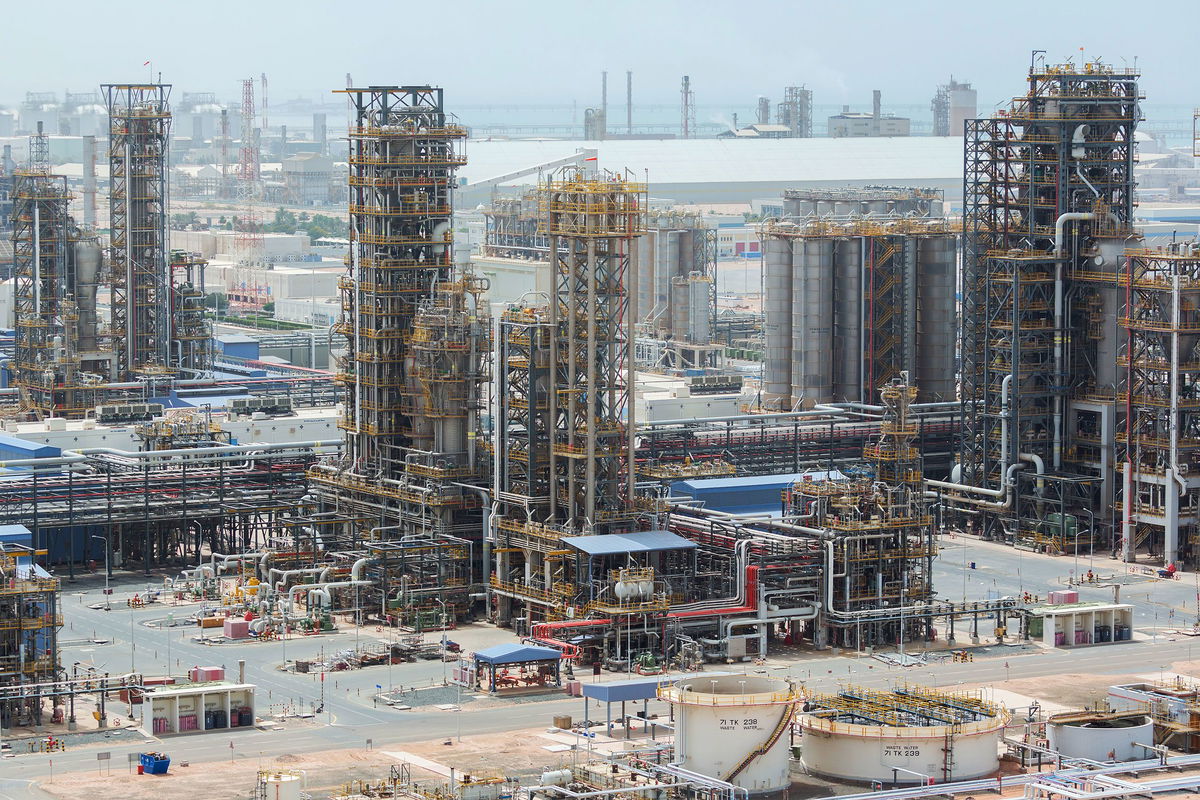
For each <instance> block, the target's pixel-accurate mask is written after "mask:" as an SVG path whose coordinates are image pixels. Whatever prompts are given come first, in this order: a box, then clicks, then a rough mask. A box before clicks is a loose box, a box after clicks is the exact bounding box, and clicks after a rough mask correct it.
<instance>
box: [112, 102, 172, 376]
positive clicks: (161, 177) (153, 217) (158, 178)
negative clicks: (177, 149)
mask: <svg viewBox="0 0 1200 800" xmlns="http://www.w3.org/2000/svg"><path fill="white" fill-rule="evenodd" d="M100 88H101V90H102V91H103V93H104V99H105V104H106V105H107V107H108V117H109V138H108V168H109V220H110V224H111V227H112V239H111V243H110V246H109V264H110V270H111V275H110V277H111V288H112V338H113V346H114V349H115V351H116V354H117V370H118V373H119V377H120V379H121V380H133V379H136V378H138V377H152V376H155V375H165V374H167V373H168V372H169V371H170V368H171V363H172V358H171V345H170V340H169V337H170V332H169V327H170V325H169V320H168V316H169V312H168V309H169V305H170V283H169V276H168V272H167V248H168V244H167V152H168V148H169V146H170V131H171V112H170V109H169V107H168V104H167V101H168V98H169V97H170V94H171V87H170V86H169V85H167V84H159V83H153V84H106V85H104V86H101V87H100Z"/></svg>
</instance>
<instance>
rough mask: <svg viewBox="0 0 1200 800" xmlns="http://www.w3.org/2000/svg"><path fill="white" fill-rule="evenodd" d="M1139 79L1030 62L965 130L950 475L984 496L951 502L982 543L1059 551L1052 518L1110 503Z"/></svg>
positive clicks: (1100, 69)
mask: <svg viewBox="0 0 1200 800" xmlns="http://www.w3.org/2000/svg"><path fill="white" fill-rule="evenodd" d="M1137 79H1138V75H1137V74H1136V73H1135V72H1134V71H1132V70H1115V69H1113V68H1111V67H1109V66H1107V65H1104V64H1100V63H1088V64H1084V65H1082V66H1078V67H1077V66H1075V65H1073V64H1069V63H1068V64H1062V65H1056V66H1048V65H1045V64H1043V63H1041V62H1035V63H1034V64H1033V65H1032V66H1031V68H1030V72H1029V78H1028V81H1029V90H1028V92H1027V94H1026V95H1024V96H1022V97H1018V98H1016V99H1015V100H1014V101H1013V103H1012V106H1011V108H1010V109H1009V111H1008V112H1006V113H1003V114H999V115H997V116H995V117H993V118H990V119H977V120H969V121H968V122H967V125H966V139H965V153H966V164H965V170H964V205H963V217H964V252H963V306H962V314H963V323H962V327H961V330H962V357H963V366H962V403H963V405H962V409H963V420H964V422H963V434H962V440H961V446H960V477H961V480H962V482H963V483H964V484H968V485H970V486H972V487H978V488H979V489H983V490H986V491H988V492H991V497H988V496H987V495H986V494H983V496H981V494H982V493H981V492H979V491H967V492H964V493H958V492H956V493H955V494H954V495H952V497H953V500H954V502H955V503H957V504H961V505H962V506H964V507H969V508H971V509H973V510H974V511H978V512H980V513H979V515H978V520H979V522H980V527H981V532H982V533H983V534H984V535H985V536H988V537H994V538H1005V539H1013V540H1027V541H1032V542H1036V543H1037V544H1038V545H1039V546H1042V545H1044V546H1046V547H1053V548H1059V549H1062V548H1063V545H1064V544H1066V545H1067V546H1069V544H1070V543H1069V542H1066V541H1065V540H1064V538H1063V537H1064V533H1065V530H1066V527H1065V524H1064V522H1063V515H1068V514H1072V515H1073V514H1075V513H1077V512H1078V511H1080V510H1086V511H1088V513H1095V516H1096V517H1097V518H1099V517H1100V516H1101V515H1102V514H1104V513H1105V509H1106V508H1107V506H1108V502H1107V498H1111V496H1112V490H1113V486H1112V484H1111V481H1112V478H1111V473H1112V464H1111V453H1112V448H1113V417H1114V413H1115V408H1114V401H1115V399H1116V367H1115V362H1116V340H1117V333H1116V326H1115V318H1116V294H1115V293H1116V285H1115V283H1116V270H1117V267H1118V263H1119V262H1120V260H1121V255H1120V254H1121V250H1122V248H1123V246H1124V241H1125V239H1127V238H1129V236H1130V235H1131V231H1130V230H1129V226H1130V223H1131V220H1132V216H1133V193H1134V178H1133V165H1134V129H1135V127H1136V125H1137V122H1138V119H1139V118H1140V112H1139V109H1138V101H1139V99H1140V96H1139V95H1138V88H1137ZM1035 475H1036V477H1035ZM1093 510H1094V511H1093ZM1056 515H1057V516H1056Z"/></svg>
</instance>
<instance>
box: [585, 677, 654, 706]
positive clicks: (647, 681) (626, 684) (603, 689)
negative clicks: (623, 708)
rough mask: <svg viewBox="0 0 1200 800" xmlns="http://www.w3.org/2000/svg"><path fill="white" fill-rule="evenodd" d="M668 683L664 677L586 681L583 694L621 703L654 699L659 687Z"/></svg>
mask: <svg viewBox="0 0 1200 800" xmlns="http://www.w3.org/2000/svg"><path fill="white" fill-rule="evenodd" d="M664 683H667V681H666V680H664V679H663V678H634V679H633V680H628V681H613V682H612V683H585V684H583V696H584V697H591V698H594V699H596V700H599V701H600V702H601V703H619V702H625V701H628V700H653V699H654V698H655V697H657V696H658V687H659V686H660V685H662V684H664Z"/></svg>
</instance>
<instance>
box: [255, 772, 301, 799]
mask: <svg viewBox="0 0 1200 800" xmlns="http://www.w3.org/2000/svg"><path fill="white" fill-rule="evenodd" d="M258 780H259V785H260V786H263V787H264V788H265V790H266V791H265V792H263V793H262V794H260V795H259V796H260V797H265V798H266V800H300V798H301V795H302V793H303V791H304V773H303V772H301V771H299V770H273V771H271V772H260V773H259V774H258Z"/></svg>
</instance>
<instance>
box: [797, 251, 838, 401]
mask: <svg viewBox="0 0 1200 800" xmlns="http://www.w3.org/2000/svg"><path fill="white" fill-rule="evenodd" d="M792 262H793V264H794V265H795V266H796V273H795V274H796V275H797V277H798V278H800V276H803V277H802V280H803V283H802V284H801V283H799V282H797V283H796V284H795V285H794V286H793V289H792V406H793V407H795V406H796V404H797V403H799V402H800V401H801V399H803V401H804V403H805V404H806V405H811V404H813V403H828V402H830V401H831V400H832V399H833V398H832V395H833V358H832V352H831V351H832V346H833V239H830V238H825V237H822V238H809V239H797V240H796V241H795V244H794V245H793V247H792Z"/></svg>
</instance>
